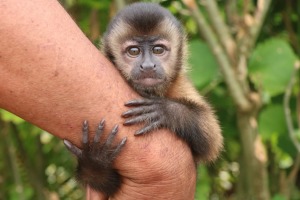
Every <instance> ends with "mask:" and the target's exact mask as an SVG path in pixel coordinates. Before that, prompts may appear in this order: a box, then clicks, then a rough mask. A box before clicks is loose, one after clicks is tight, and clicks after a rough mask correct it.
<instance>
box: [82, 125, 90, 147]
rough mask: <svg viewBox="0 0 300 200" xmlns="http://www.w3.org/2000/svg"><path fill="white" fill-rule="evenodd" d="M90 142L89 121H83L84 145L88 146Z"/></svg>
mask: <svg viewBox="0 0 300 200" xmlns="http://www.w3.org/2000/svg"><path fill="white" fill-rule="evenodd" d="M88 140H89V124H88V121H87V120H84V121H83V125H82V143H83V145H86V144H87V143H88Z"/></svg>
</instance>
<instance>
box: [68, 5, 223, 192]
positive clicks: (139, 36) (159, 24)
mask: <svg viewBox="0 0 300 200" xmlns="http://www.w3.org/2000/svg"><path fill="white" fill-rule="evenodd" d="M102 43H103V46H102V51H103V53H104V54H105V55H106V57H107V58H108V59H109V60H110V61H111V62H113V63H114V65H115V66H116V67H117V69H118V70H119V71H120V73H121V74H122V76H123V77H124V79H126V81H127V82H128V83H129V84H130V85H131V86H132V88H133V89H134V90H135V91H136V92H138V93H139V94H140V95H141V96H142V97H143V98H141V99H134V100H131V101H129V102H127V103H125V106H127V107H129V110H127V111H126V112H124V113H123V114H122V117H124V118H125V122H124V125H126V126H130V125H134V124H143V127H142V128H141V129H140V130H138V131H137V132H136V133H135V135H143V134H146V133H149V132H151V131H153V130H156V129H159V128H167V129H169V130H171V131H172V132H174V133H175V134H176V135H177V136H178V137H179V138H181V139H183V140H184V141H185V142H187V144H188V145H189V146H190V148H191V151H192V153H193V156H194V160H195V163H198V162H199V161H202V162H209V161H213V160H215V159H216V158H217V157H218V155H219V153H220V151H221V149H222V146H223V137H222V135H221V130H220V126H219V124H218V120H217V119H216V116H215V115H214V112H213V110H212V108H211V107H210V105H209V104H208V103H207V102H206V101H205V100H204V99H203V97H202V96H200V95H199V94H198V92H197V90H196V89H195V88H194V87H193V85H192V83H191V81H190V80H189V79H188V78H187V75H186V70H187V64H186V61H187V53H186V51H187V42H186V34H185V32H184V30H183V27H182V25H181V24H180V23H179V21H177V20H176V18H175V17H174V16H173V15H172V14H171V13H170V12H169V11H168V10H166V9H164V8H162V7H161V6H159V5H158V4H154V3H135V4H132V5H130V6H128V7H126V8H124V9H123V10H121V11H120V12H119V13H118V14H117V16H116V17H115V18H114V19H113V20H112V21H111V23H110V25H109V27H108V30H107V32H106V33H105V35H104V37H103V40H102ZM103 128H104V121H102V122H101V123H100V125H99V127H98V129H97V131H96V135H95V138H94V141H93V142H89V139H88V125H87V122H84V125H83V149H82V150H80V149H79V148H77V147H76V146H74V145H73V144H72V143H70V142H69V141H67V140H65V141H64V142H65V144H66V146H67V148H68V149H69V150H70V151H71V152H72V153H74V154H75V155H76V156H77V157H78V161H79V164H78V167H77V179H78V180H79V181H80V182H81V183H83V184H84V185H89V186H90V187H91V188H93V189H94V190H97V191H101V192H103V193H105V194H106V195H107V196H113V195H114V194H115V193H116V192H117V190H118V188H119V187H120V185H121V179H120V175H119V174H118V173H117V171H116V170H115V169H114V168H113V161H114V159H115V157H116V156H117V155H118V153H119V152H120V150H121V149H122V147H123V146H124V144H125V142H126V138H123V139H122V140H121V142H119V143H118V144H117V145H112V144H113V141H114V138H115V135H116V134H117V126H116V127H115V128H114V129H113V130H112V132H111V134H110V135H109V136H108V139H107V140H106V141H105V142H103V143H101V142H99V141H100V135H101V133H102V131H103Z"/></svg>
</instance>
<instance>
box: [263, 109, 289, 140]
mask: <svg viewBox="0 0 300 200" xmlns="http://www.w3.org/2000/svg"><path fill="white" fill-rule="evenodd" d="M258 125H259V132H260V134H261V135H262V137H263V138H264V139H270V137H271V136H272V135H273V134H277V135H279V134H283V133H286V131H287V129H286V124H285V118H284V112H283V107H282V105H276V104H271V105H269V106H268V107H266V108H265V109H263V110H262V111H261V113H260V115H259V119H258Z"/></svg>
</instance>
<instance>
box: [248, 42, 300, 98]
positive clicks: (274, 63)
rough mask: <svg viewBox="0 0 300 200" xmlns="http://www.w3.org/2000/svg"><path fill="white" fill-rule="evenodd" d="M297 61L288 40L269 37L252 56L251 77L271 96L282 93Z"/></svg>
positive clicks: (250, 63) (257, 85)
mask: <svg viewBox="0 0 300 200" xmlns="http://www.w3.org/2000/svg"><path fill="white" fill-rule="evenodd" d="M295 61H296V56H295V54H294V52H293V51H292V49H291V47H290V45H289V44H288V43H287V41H285V40H283V39H278V38H272V39H269V40H267V41H265V42H264V43H261V44H259V45H258V46H257V48H256V49H255V50H254V52H253V54H252V56H251V57H250V61H249V72H250V78H251V80H252V81H253V83H254V84H255V86H256V88H257V89H258V90H262V91H263V92H265V93H267V94H268V95H270V96H275V95H278V94H282V93H283V92H284V91H285V88H286V86H287V83H288V81H289V80H290V77H291V74H292V71H293V67H294V64H295Z"/></svg>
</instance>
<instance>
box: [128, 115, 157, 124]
mask: <svg viewBox="0 0 300 200" xmlns="http://www.w3.org/2000/svg"><path fill="white" fill-rule="evenodd" d="M157 118H158V116H157V113H155V112H153V113H147V114H144V115H139V116H136V117H132V118H130V119H127V120H126V121H125V122H124V123H123V124H124V125H125V126H130V125H133V124H138V123H142V122H148V123H151V121H153V120H156V119H157Z"/></svg>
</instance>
